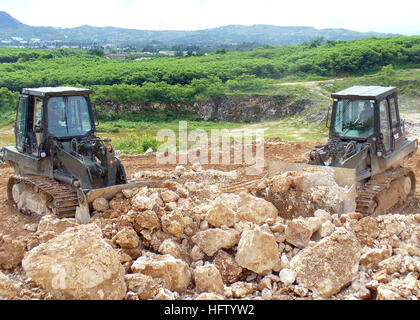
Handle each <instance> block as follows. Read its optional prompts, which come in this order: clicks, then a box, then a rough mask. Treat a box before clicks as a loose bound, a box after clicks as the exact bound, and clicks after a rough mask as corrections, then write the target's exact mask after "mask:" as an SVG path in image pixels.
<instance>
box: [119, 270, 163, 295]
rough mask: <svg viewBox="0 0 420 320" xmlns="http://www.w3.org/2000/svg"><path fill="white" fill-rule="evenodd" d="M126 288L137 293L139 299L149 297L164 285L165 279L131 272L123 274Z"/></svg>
mask: <svg viewBox="0 0 420 320" xmlns="http://www.w3.org/2000/svg"><path fill="white" fill-rule="evenodd" d="M124 279H125V282H126V284H127V289H128V290H129V291H132V292H134V293H136V294H137V296H138V297H139V298H140V299H141V300H146V299H151V298H153V296H155V295H156V294H157V293H158V291H159V289H160V288H163V287H166V285H167V284H166V282H165V280H163V279H161V278H152V277H151V276H148V275H145V274H142V273H131V274H126V275H125V276H124Z"/></svg>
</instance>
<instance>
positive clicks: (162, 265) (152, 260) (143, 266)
mask: <svg viewBox="0 0 420 320" xmlns="http://www.w3.org/2000/svg"><path fill="white" fill-rule="evenodd" d="M131 270H132V271H133V272H140V273H143V274H146V275H149V276H151V277H154V278H162V279H164V280H165V281H166V283H167V284H168V289H170V290H172V291H178V292H182V291H184V290H185V289H186V288H187V286H188V284H189V283H190V281H191V272H190V270H189V267H188V264H186V263H185V262H184V261H182V260H181V259H176V258H174V257H173V256H171V255H169V254H165V255H158V254H154V253H151V252H146V253H145V254H144V255H142V256H141V257H139V258H138V259H137V260H136V261H135V262H134V263H133V265H132V266H131Z"/></svg>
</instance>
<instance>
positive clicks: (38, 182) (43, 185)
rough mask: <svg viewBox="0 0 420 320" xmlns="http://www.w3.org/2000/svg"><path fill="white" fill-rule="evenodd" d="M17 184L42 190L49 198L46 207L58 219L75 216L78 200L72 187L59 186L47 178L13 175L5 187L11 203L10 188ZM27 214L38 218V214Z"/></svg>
mask: <svg viewBox="0 0 420 320" xmlns="http://www.w3.org/2000/svg"><path fill="white" fill-rule="evenodd" d="M18 182H23V183H25V184H26V185H30V186H32V187H34V188H35V189H39V190H42V191H43V192H44V193H46V194H47V195H48V196H49V198H50V200H49V203H48V206H49V208H50V210H51V211H52V212H53V213H54V214H55V215H56V216H57V217H58V218H69V217H74V216H75V212H76V207H77V206H78V205H79V200H78V196H77V191H76V190H75V189H73V188H72V187H70V186H67V185H64V184H61V183H59V182H58V181H56V180H54V179H51V178H49V177H44V176H36V175H25V176H21V175H13V176H11V177H10V179H9V182H8V185H7V195H8V199H9V201H11V202H12V203H13V202H14V201H13V195H12V188H13V185H14V184H16V183H18ZM23 213H26V212H23ZM29 214H30V215H31V216H38V217H39V215H38V214H35V213H32V212H31V213H29Z"/></svg>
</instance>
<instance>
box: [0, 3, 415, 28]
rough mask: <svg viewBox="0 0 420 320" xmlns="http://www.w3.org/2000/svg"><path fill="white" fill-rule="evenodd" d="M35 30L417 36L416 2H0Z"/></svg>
mask: <svg viewBox="0 0 420 320" xmlns="http://www.w3.org/2000/svg"><path fill="white" fill-rule="evenodd" d="M0 11H6V12H8V13H9V14H11V15H12V16H13V17H14V18H16V19H18V20H19V21H21V22H23V23H25V24H28V25H33V26H54V27H76V26H80V25H85V24H88V25H92V26H98V27H102V26H115V27H122V28H132V29H147V30H197V29H205V28H213V27H219V26H224V25H228V24H242V25H253V24H272V25H277V26H312V27H315V28H345V29H351V30H356V31H376V32H387V33H388V32H389V33H401V34H407V35H413V34H417V35H420V1H419V0H397V1H396V0H346V1H343V0H288V1H283V0H113V1H109V0H67V1H62V0H0Z"/></svg>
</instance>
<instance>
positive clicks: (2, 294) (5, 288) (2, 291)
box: [0, 271, 18, 300]
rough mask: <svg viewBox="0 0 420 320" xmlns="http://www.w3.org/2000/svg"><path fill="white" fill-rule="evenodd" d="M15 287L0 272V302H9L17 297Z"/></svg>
mask: <svg viewBox="0 0 420 320" xmlns="http://www.w3.org/2000/svg"><path fill="white" fill-rule="evenodd" d="M17 290H18V288H17V286H16V285H15V284H14V283H13V281H12V280H11V279H10V278H9V277H8V276H6V275H5V274H4V273H3V272H1V271H0V300H11V299H13V298H15V297H16V295H17Z"/></svg>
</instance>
